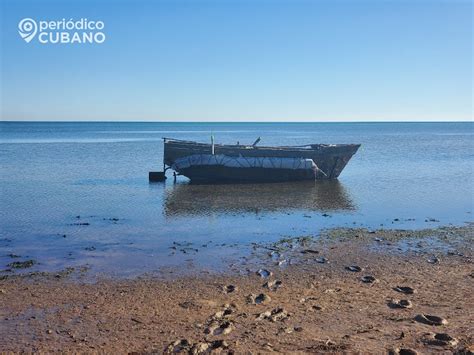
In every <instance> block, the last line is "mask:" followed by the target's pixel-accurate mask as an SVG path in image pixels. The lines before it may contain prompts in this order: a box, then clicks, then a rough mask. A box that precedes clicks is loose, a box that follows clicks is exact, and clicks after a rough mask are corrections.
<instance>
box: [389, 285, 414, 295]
mask: <svg viewBox="0 0 474 355" xmlns="http://www.w3.org/2000/svg"><path fill="white" fill-rule="evenodd" d="M394 290H395V291H397V292H401V293H404V294H406V295H412V294H414V293H416V290H415V289H414V288H411V287H409V286H397V287H395V288H394Z"/></svg>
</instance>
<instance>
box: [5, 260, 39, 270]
mask: <svg viewBox="0 0 474 355" xmlns="http://www.w3.org/2000/svg"><path fill="white" fill-rule="evenodd" d="M34 264H36V261H34V260H26V261H14V262H12V263H10V264H8V265H7V266H8V267H11V268H12V269H26V268H29V267H32V266H33V265H34Z"/></svg>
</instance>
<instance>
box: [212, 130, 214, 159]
mask: <svg viewBox="0 0 474 355" xmlns="http://www.w3.org/2000/svg"><path fill="white" fill-rule="evenodd" d="M211 154H212V155H214V135H213V134H211Z"/></svg>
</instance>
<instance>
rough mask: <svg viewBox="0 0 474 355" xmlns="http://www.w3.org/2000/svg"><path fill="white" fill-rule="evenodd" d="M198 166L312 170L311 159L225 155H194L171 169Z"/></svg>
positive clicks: (312, 162) (178, 160) (312, 163)
mask: <svg viewBox="0 0 474 355" xmlns="http://www.w3.org/2000/svg"><path fill="white" fill-rule="evenodd" d="M198 165H222V166H227V167H230V168H269V169H314V168H317V167H316V164H315V163H314V161H313V159H304V158H277V157H242V156H239V157H230V156H227V155H222V154H218V155H211V154H194V155H188V156H186V157H183V158H179V159H176V160H175V162H174V164H173V166H172V168H173V170H176V171H179V170H181V169H185V168H189V167H190V166H198Z"/></svg>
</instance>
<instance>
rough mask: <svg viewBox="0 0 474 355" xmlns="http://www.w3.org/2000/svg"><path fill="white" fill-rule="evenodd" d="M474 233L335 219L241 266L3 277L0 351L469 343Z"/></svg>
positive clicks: (388, 347) (446, 348) (393, 347)
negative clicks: (93, 276)
mask: <svg viewBox="0 0 474 355" xmlns="http://www.w3.org/2000/svg"><path fill="white" fill-rule="evenodd" d="M472 242H473V226H472V224H469V225H466V226H464V227H444V228H438V229H425V230H419V231H406V230H405V231H397V230H394V231H388V230H379V231H369V230H366V229H332V230H328V231H325V232H324V233H323V234H322V235H321V236H320V238H318V239H317V240H310V239H308V238H306V237H300V238H292V239H287V240H281V241H279V242H278V243H273V244H270V245H257V244H256V245H255V248H254V252H253V255H252V256H251V257H249V263H248V265H247V266H246V268H245V270H240V271H241V273H244V275H238V274H197V275H190V276H185V277H178V278H174V277H173V276H171V275H154V276H143V277H139V278H134V279H102V280H95V281H93V282H91V281H90V280H87V277H86V276H87V272H85V273H84V272H80V271H78V270H75V271H72V270H69V272H63V273H59V274H47V273H42V274H29V275H23V276H3V278H2V280H1V281H0V299H1V304H2V307H1V308H0V333H1V334H2V337H1V338H0V351H2V352H7V351H13V352H21V351H27V352H29V351H40V352H54V351H79V352H91V351H92V352H95V351H101V352H109V353H111V352H114V353H128V352H135V353H162V352H170V353H172V352H183V353H188V352H189V353H209V352H213V353H220V352H222V353H268V352H281V353H288V352H291V353H318V352H336V353H337V352H349V353H351V352H364V353H365V352H371V353H387V352H389V351H393V352H395V353H397V351H398V350H399V351H398V352H399V353H407V352H404V349H412V350H415V351H417V352H418V353H420V354H423V353H431V352H441V353H458V354H467V353H472V352H473V351H474V348H473V345H474V336H473V334H474V329H473V327H474V314H473V311H472V310H473V309H474V300H473V298H472V294H473V293H474V283H473V281H474V279H473V278H474V268H473V262H472V245H473V244H472ZM276 254H278V256H279V258H280V262H275V260H274V259H275V255H276ZM283 256H284V258H285V259H284V260H285V263H286V264H287V265H286V266H283V265H282V262H281V259H282V257H283ZM254 260H259V262H258V263H257V262H254ZM279 264H280V265H279ZM262 265H263V266H262ZM431 316H435V317H431ZM437 317H439V318H437ZM436 324H439V325H436Z"/></svg>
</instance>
